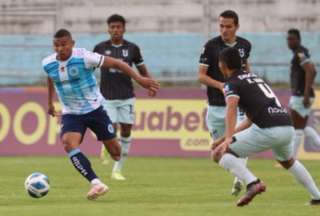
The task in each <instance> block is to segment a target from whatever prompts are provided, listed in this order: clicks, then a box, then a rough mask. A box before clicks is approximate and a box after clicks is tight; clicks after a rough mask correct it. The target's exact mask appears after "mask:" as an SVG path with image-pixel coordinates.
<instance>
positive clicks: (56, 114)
mask: <svg viewBox="0 0 320 216" xmlns="http://www.w3.org/2000/svg"><path fill="white" fill-rule="evenodd" d="M48 114H49V115H51V116H52V117H55V116H60V115H61V114H60V113H59V112H57V111H56V110H55V108H54V106H53V104H49V106H48Z"/></svg>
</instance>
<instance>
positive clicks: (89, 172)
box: [68, 149, 98, 182]
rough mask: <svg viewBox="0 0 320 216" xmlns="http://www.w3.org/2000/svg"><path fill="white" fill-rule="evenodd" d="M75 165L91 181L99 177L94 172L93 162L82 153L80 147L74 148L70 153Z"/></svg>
mask: <svg viewBox="0 0 320 216" xmlns="http://www.w3.org/2000/svg"><path fill="white" fill-rule="evenodd" d="M68 155H69V157H70V160H71V162H72V164H73V166H74V167H75V168H76V169H77V170H78V171H79V173H80V174H81V175H82V176H83V177H85V178H86V179H87V180H88V181H89V182H91V181H92V180H93V179H96V178H98V177H97V175H96V174H95V173H94V171H93V169H92V167H91V163H90V161H89V160H88V158H87V157H86V156H85V155H84V154H82V152H81V151H80V149H73V150H71V151H70V152H69V153H68Z"/></svg>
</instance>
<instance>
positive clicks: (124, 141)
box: [112, 137, 131, 172]
mask: <svg viewBox="0 0 320 216" xmlns="http://www.w3.org/2000/svg"><path fill="white" fill-rule="evenodd" d="M119 141H120V145H121V158H120V160H119V161H116V162H115V163H114V166H113V170H112V171H113V172H120V171H121V169H122V167H123V164H124V162H125V161H126V159H127V157H128V154H129V150H130V146H131V137H120V139H119Z"/></svg>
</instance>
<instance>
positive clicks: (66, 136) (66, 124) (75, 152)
mask: <svg viewBox="0 0 320 216" xmlns="http://www.w3.org/2000/svg"><path fill="white" fill-rule="evenodd" d="M81 118H82V117H81V116H75V115H64V116H63V117H62V125H63V127H62V130H61V141H62V145H63V147H64V150H65V151H66V152H67V153H68V155H69V158H70V160H71V163H72V164H73V166H74V168H75V169H76V170H78V172H79V173H80V174H81V175H82V176H83V177H84V178H86V179H87V180H88V181H89V182H90V183H91V189H90V191H89V193H88V194H87V198H88V199H96V198H97V197H98V196H100V195H103V194H104V193H106V192H107V191H108V187H107V186H106V185H105V184H103V183H102V182H101V181H100V179H99V178H98V177H97V175H96V174H95V172H94V170H93V169H92V166H91V163H90V161H89V159H88V158H87V157H86V156H85V154H83V153H82V152H81V150H80V149H79V145H80V143H81V142H82V138H83V135H84V133H85V131H86V127H85V125H84V123H83V121H82V119H81Z"/></svg>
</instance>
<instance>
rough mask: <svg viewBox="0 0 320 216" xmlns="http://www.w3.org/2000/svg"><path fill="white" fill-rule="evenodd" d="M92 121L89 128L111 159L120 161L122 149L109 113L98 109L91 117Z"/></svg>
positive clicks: (87, 124)
mask: <svg viewBox="0 0 320 216" xmlns="http://www.w3.org/2000/svg"><path fill="white" fill-rule="evenodd" d="M89 118H90V121H87V122H86V126H87V127H89V128H90V129H91V130H92V131H93V132H94V133H95V134H96V136H97V138H98V140H99V141H101V142H102V143H103V144H104V146H105V148H106V149H107V151H108V153H109V154H110V156H111V158H112V159H113V160H115V161H118V160H120V154H121V147H120V145H119V143H118V140H117V138H116V134H115V130H114V128H113V125H112V122H111V120H110V118H109V116H108V115H107V112H106V111H105V110H104V109H103V108H102V107H100V108H98V109H97V110H95V111H94V112H92V113H91V115H90V116H89Z"/></svg>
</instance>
